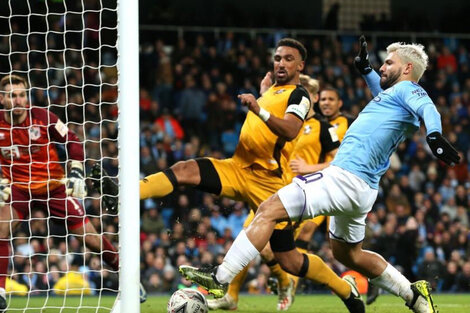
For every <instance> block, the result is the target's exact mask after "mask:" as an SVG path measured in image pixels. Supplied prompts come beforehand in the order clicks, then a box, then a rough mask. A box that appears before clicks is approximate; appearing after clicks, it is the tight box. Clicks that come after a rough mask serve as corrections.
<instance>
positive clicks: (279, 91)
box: [274, 88, 286, 95]
mask: <svg viewBox="0 0 470 313" xmlns="http://www.w3.org/2000/svg"><path fill="white" fill-rule="evenodd" d="M284 91H286V90H285V89H284V88H282V89H279V90H276V91H275V92H274V94H275V95H278V94H280V93H283V92H284Z"/></svg>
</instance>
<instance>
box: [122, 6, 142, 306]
mask: <svg viewBox="0 0 470 313" xmlns="http://www.w3.org/2000/svg"><path fill="white" fill-rule="evenodd" d="M138 3H139V2H138V1H130V0H120V1H119V3H118V12H119V14H118V53H119V61H118V62H119V63H118V65H119V109H120V123H119V125H120V132H119V134H120V135H119V138H120V140H119V156H120V157H119V159H120V160H119V161H120V164H121V166H120V168H121V170H120V190H121V192H120V193H119V194H120V201H121V210H120V231H121V235H120V256H121V272H120V293H121V312H136V313H139V312H140V305H139V280H140V273H139V270H140V267H139V262H140V244H139V229H140V213H139V212H140V210H139V173H140V171H139V164H140V161H139V151H140V149H139V140H138V138H139V15H138V13H139V12H138Z"/></svg>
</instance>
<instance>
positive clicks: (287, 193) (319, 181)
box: [277, 166, 377, 243]
mask: <svg viewBox="0 0 470 313" xmlns="http://www.w3.org/2000/svg"><path fill="white" fill-rule="evenodd" d="M277 193H278V195H279V198H280V199H281V202H282V204H283V205H284V207H285V208H286V211H287V214H289V217H290V218H291V219H292V220H295V221H297V220H300V219H302V220H303V219H309V218H312V217H315V216H318V215H327V216H331V218H330V234H331V236H332V238H334V239H336V240H341V241H345V242H348V243H358V242H361V241H362V240H364V235H365V225H366V223H365V221H366V217H367V213H368V212H369V211H370V210H371V209H372V206H373V204H374V202H375V199H376V198H377V190H376V189H372V188H371V187H370V186H369V185H368V184H367V183H366V182H365V181H363V180H362V179H360V178H359V177H357V176H356V175H354V174H352V173H350V172H348V171H346V170H343V169H342V168H339V167H337V166H329V167H327V168H326V169H324V170H323V171H320V172H316V173H313V174H308V175H305V176H298V177H296V178H294V179H293V180H292V183H290V184H289V185H287V186H285V187H283V188H281V189H280V190H279V191H278V192H277Z"/></svg>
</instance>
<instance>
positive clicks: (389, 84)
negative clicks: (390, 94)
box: [380, 71, 400, 90]
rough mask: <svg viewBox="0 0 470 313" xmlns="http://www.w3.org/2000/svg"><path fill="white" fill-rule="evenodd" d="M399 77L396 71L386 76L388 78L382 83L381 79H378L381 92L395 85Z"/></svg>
mask: <svg viewBox="0 0 470 313" xmlns="http://www.w3.org/2000/svg"><path fill="white" fill-rule="evenodd" d="M399 77H400V73H399V72H398V71H397V72H395V73H391V74H390V75H388V77H387V78H386V79H385V80H384V81H383V80H382V78H380V87H382V89H383V90H385V89H388V88H390V87H392V86H393V85H395V83H396V82H397V80H398V78H399Z"/></svg>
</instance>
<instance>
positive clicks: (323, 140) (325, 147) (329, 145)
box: [320, 121, 340, 153]
mask: <svg viewBox="0 0 470 313" xmlns="http://www.w3.org/2000/svg"><path fill="white" fill-rule="evenodd" d="M320 144H321V147H322V149H321V150H322V153H328V152H330V151H333V150H335V149H337V148H339V144H340V143H339V138H338V135H337V134H336V129H335V128H334V127H333V126H331V125H330V124H329V123H327V122H324V121H320Z"/></svg>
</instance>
